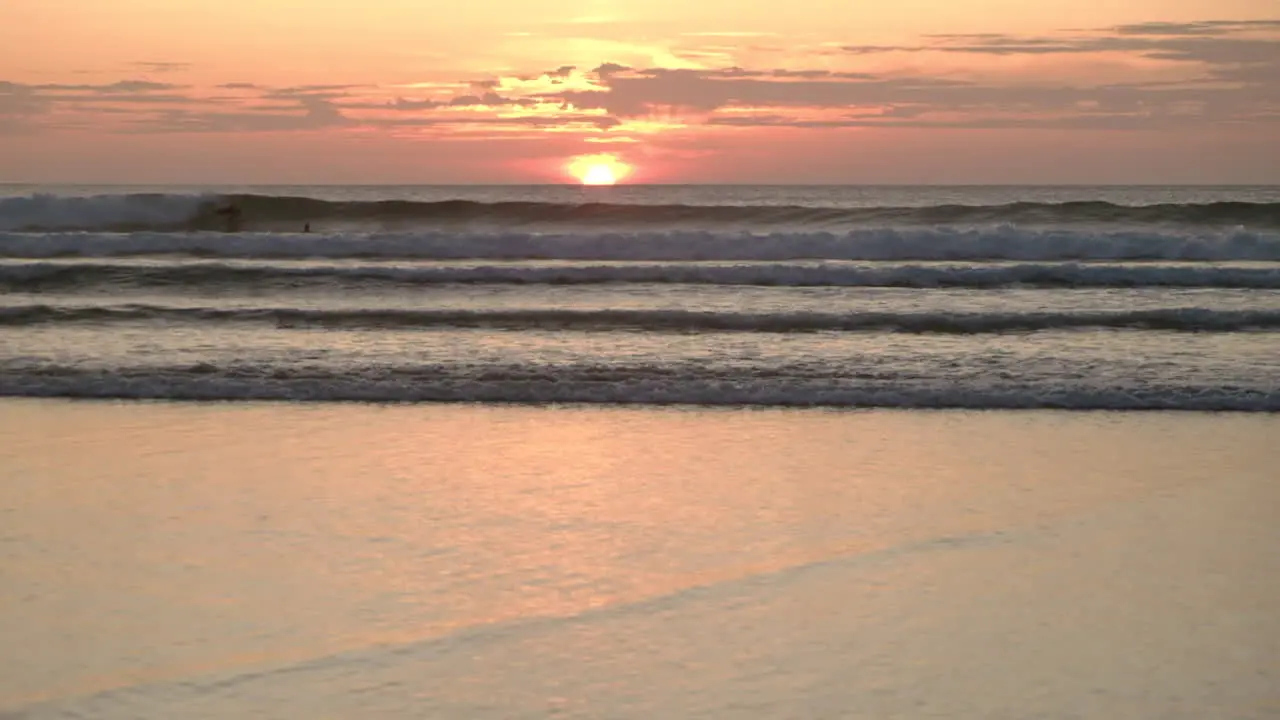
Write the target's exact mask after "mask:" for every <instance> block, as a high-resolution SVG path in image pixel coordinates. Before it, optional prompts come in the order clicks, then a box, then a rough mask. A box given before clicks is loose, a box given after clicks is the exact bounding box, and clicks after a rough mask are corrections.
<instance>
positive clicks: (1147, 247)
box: [0, 226, 1280, 262]
mask: <svg viewBox="0 0 1280 720" xmlns="http://www.w3.org/2000/svg"><path fill="white" fill-rule="evenodd" d="M171 255H184V256H191V257H206V258H249V259H253V258H258V259H301V258H317V259H345V258H364V259H404V260H613V261H651V262H658V261H714V260H721V261H738V260H744V261H745V260H752V261H770V260H772V261H788V260H814V259H825V260H850V261H892V260H897V261H910V260H917V261H926V260H927V261H946V260H951V261H996V260H1012V261H1023V262H1048V261H1071V260H1114V261H1126V260H1128V261H1146V260H1169V261H1207V262H1214V261H1280V233H1253V232H1244V231H1233V232H1221V233H1185V232H1146V231H1142V232H1139V231H1116V232H1097V231H1076V230H1027V229H1020V228H1015V227H1011V226H1002V227H995V228H986V229H980V230H976V229H970V230H961V229H956V228H927V229H918V230H907V229H900V228H881V229H864V230H853V231H849V232H837V233H833V232H803V233H795V232H779V233H766V234H753V233H738V232H702V231H672V232H647V233H584V234H538V233H517V232H510V233H448V232H425V233H378V234H342V233H337V234H324V235H321V234H313V235H306V234H299V233H290V234H278V233H188V234H171V233H134V234H118V233H52V234H43V233H0V257H4V258H29V259H39V258H54V257H129V256H171Z"/></svg>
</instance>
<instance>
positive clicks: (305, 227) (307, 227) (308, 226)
mask: <svg viewBox="0 0 1280 720" xmlns="http://www.w3.org/2000/svg"><path fill="white" fill-rule="evenodd" d="M302 232H304V233H309V232H311V223H305V224H304V225H303V226H302Z"/></svg>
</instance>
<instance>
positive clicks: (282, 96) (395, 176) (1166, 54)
mask: <svg viewBox="0 0 1280 720" xmlns="http://www.w3.org/2000/svg"><path fill="white" fill-rule="evenodd" d="M583 158H587V160H584V159H583ZM591 158H602V159H604V160H605V161H607V162H609V163H611V166H612V167H617V168H622V169H623V170H625V171H626V176H625V177H624V178H622V180H623V181H624V182H636V183H779V184H792V183H814V184H819V183H859V184H862V183H884V184H903V183H905V184H953V183H960V184H1026V183H1037V184H1060V183H1065V184H1076V183H1081V184H1188V183H1190V184H1267V183H1280V0H1117V1H1116V2H1113V3H1086V2H1081V1H1080V0H1035V1H1034V2H1033V1H1032V0H985V1H982V2H977V1H973V2H960V1H958V0H889V1H885V0H879V1H877V2H865V1H864V0H790V1H789V2H771V3H749V2H743V1H742V0H697V2H693V1H692V0H565V1H564V2H561V3H534V2H529V1H528V0H470V1H464V2H453V3H446V2H443V1H442V0H360V1H358V2H357V1H356V0H181V1H177V0H110V1H108V0H0V182H10V183H132V184H142V183H146V184H161V183H164V184H168V183H172V184H213V183H228V184H268V183H280V184H299V183H316V184H327V183H363V184H399V183H446V184H452V183H468V184H469V183H499V184H520V183H562V182H575V181H576V180H575V179H574V177H573V174H574V173H575V172H577V173H578V174H581V172H579V170H580V168H582V167H590V166H592V164H593V163H592V161H591V160H590V159H591ZM619 174H620V175H621V174H623V173H622V172H621V171H620V172H619Z"/></svg>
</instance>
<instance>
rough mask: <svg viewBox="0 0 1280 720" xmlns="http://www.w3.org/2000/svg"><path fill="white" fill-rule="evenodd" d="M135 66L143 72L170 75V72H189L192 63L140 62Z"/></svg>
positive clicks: (134, 64)
mask: <svg viewBox="0 0 1280 720" xmlns="http://www.w3.org/2000/svg"><path fill="white" fill-rule="evenodd" d="M133 66H134V67H137V68H142V69H143V70H146V71H148V72H153V73H170V72H181V71H183V70H188V69H190V68H191V63H188V62H147V61H140V62H135V63H133Z"/></svg>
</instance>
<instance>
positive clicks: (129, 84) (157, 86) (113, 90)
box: [29, 80, 186, 94]
mask: <svg viewBox="0 0 1280 720" xmlns="http://www.w3.org/2000/svg"><path fill="white" fill-rule="evenodd" d="M29 87H31V88H32V89H34V90H37V91H45V90H52V91H63V92H81V93H101V94H119V93H149V92H158V91H161V90H180V89H182V88H184V87H186V86H185V85H174V84H173V83H162V82H152V81H150V80H119V81H117V82H113V83H107V84H104V85H60V84H48V85H31V86H29Z"/></svg>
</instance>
